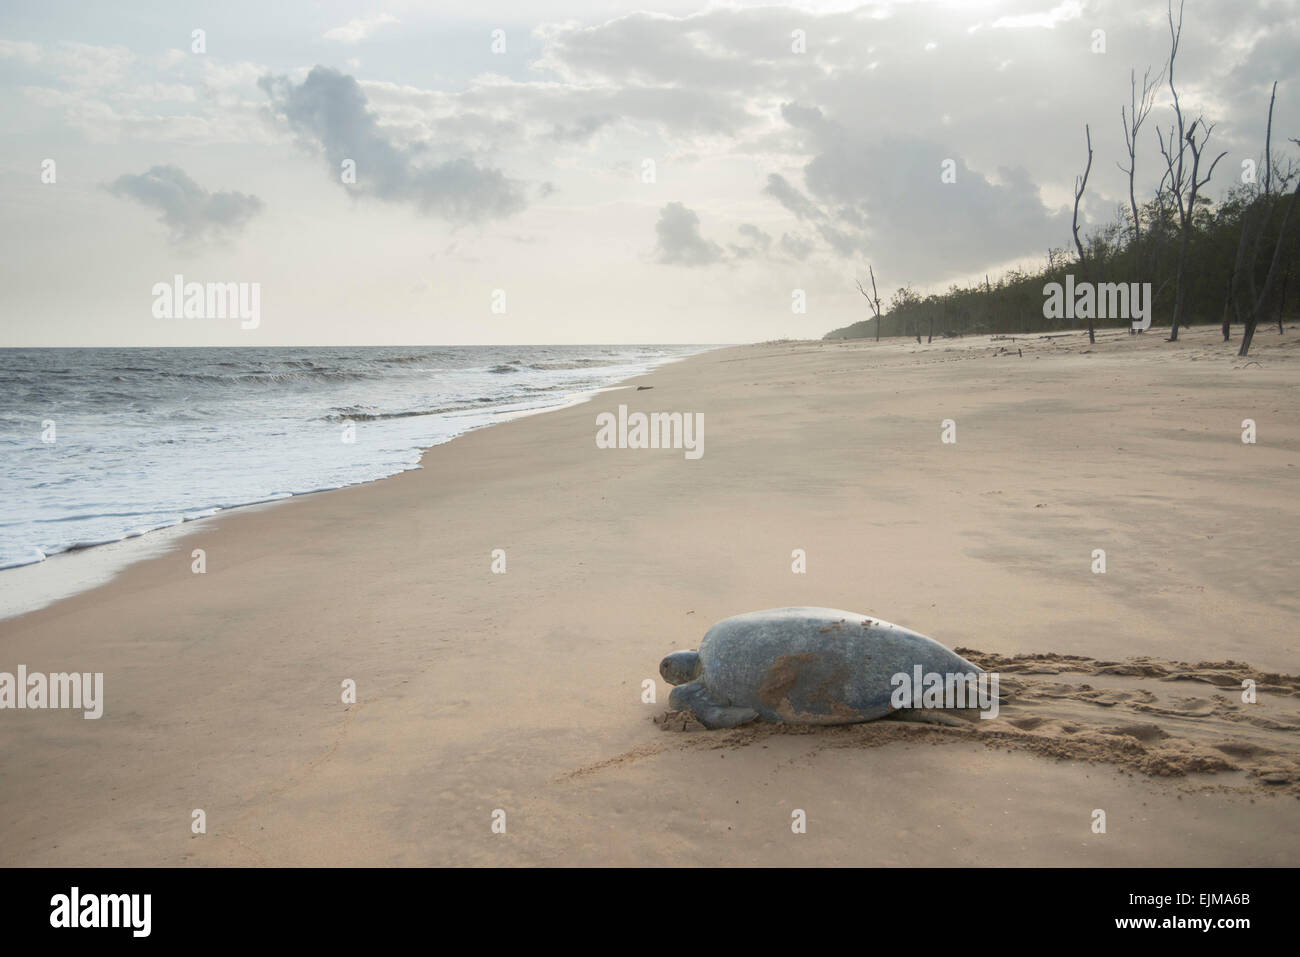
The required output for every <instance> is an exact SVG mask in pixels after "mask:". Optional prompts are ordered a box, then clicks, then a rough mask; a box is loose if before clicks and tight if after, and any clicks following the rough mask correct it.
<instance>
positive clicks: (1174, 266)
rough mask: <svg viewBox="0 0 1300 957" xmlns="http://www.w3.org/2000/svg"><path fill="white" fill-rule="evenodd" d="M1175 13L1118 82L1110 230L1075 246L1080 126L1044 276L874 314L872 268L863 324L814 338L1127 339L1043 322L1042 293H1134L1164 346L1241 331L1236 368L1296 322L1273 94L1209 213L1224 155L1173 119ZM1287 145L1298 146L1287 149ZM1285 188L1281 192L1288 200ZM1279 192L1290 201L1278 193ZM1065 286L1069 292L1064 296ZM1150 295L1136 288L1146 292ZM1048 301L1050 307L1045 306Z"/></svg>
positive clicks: (1083, 180) (1292, 220)
mask: <svg viewBox="0 0 1300 957" xmlns="http://www.w3.org/2000/svg"><path fill="white" fill-rule="evenodd" d="M1182 27H1183V9H1182V3H1181V2H1180V4H1179V7H1178V12H1177V17H1176V18H1175V15H1174V7H1173V4H1172V0H1171V2H1170V5H1169V36H1170V52H1169V59H1168V60H1166V61H1165V64H1164V66H1163V67H1162V68H1161V69H1160V71H1159V72H1158V73H1155V74H1154V75H1153V73H1152V71H1151V70H1147V71H1146V72H1145V73H1144V74H1143V76H1142V82H1141V84H1140V86H1139V84H1138V80H1137V72H1136V70H1134V71H1131V72H1130V90H1131V97H1130V102H1129V104H1128V105H1127V106H1122V107H1121V108H1120V110H1119V113H1120V119H1121V120H1122V122H1123V124H1124V141H1125V149H1126V155H1125V159H1126V160H1127V163H1128V165H1127V166H1125V165H1124V163H1123V162H1121V163H1120V164H1119V166H1120V169H1121V170H1123V171H1124V172H1125V173H1127V174H1128V186H1129V189H1128V197H1127V198H1128V203H1127V204H1126V205H1121V206H1120V207H1119V208H1118V210H1117V212H1116V215H1115V218H1114V219H1113V220H1112V221H1111V222H1110V223H1108V224H1106V225H1105V226H1103V227H1101V228H1099V229H1095V230H1094V231H1093V232H1092V233H1091V234H1089V235H1087V236H1086V237H1084V236H1082V235H1081V231H1080V226H1079V206H1080V201H1081V200H1082V198H1083V196H1084V193H1085V192H1086V190H1087V186H1088V176H1089V173H1090V172H1091V170H1092V164H1093V149H1092V132H1091V129H1090V127H1088V126H1085V127H1084V135H1085V143H1086V147H1087V154H1086V165H1085V164H1084V163H1081V164H1080V165H1081V167H1082V173H1081V175H1080V176H1077V177H1076V178H1075V182H1074V217H1073V224H1072V230H1071V232H1072V235H1073V242H1074V249H1073V250H1067V249H1064V248H1054V249H1049V250H1048V253H1047V258H1046V262H1045V263H1044V265H1043V267H1042V268H1041V269H1039V270H1036V271H1033V272H1027V271H1024V270H1013V271H1012V272H1010V273H1007V274H1005V275H1003V276H1000V277H999V278H998V281H997V283H996V284H994V283H993V282H991V281H990V280H989V278H988V277H987V276H986V277H985V279H984V281H983V282H982V283H977V284H975V285H972V286H968V287H965V288H963V287H961V286H957V285H953V286H952V287H951V288H949V290H948V291H947V292H946V293H940V294H933V295H929V296H925V297H922V296H920V295H918V294H917V293H916V292H915V291H914V290H913V289H912V288H911V286H904V287H902V288H900V289H899V290H898V291H897V292H896V293H895V294H894V295H893V297H892V298H891V299H890V302H889V307H888V310H882V309H881V302H880V297H879V294H878V292H877V287H876V275H875V271H874V269H871V270H869V272H870V277H871V291H870V292H868V291H867V289H866V287H865V286H864V285H863V283H862V281H861V280H858V283H857V287H858V291H859V292H861V293H862V295H863V296H864V297H866V300H867V305H868V306H869V307H870V310H871V313H872V315H871V317H870V318H867V319H863V320H862V321H860V322H855V323H853V324H852V325H850V326H845V327H843V328H841V329H836V330H834V331H833V332H830V333H827V335H826V336H825V338H827V339H854V338H864V337H869V336H870V337H875V338H880V337H882V336H914V337H916V339H917V341H918V342H920V341H921V340H922V337H925V338H926V339H932V338H933V337H935V336H941V337H942V336H959V335H967V334H981V333H993V334H997V333H1016V332H1051V331H1057V330H1063V329H1080V328H1086V329H1087V331H1088V336H1089V338H1090V339H1092V338H1093V336H1094V333H1095V329H1096V328H1098V327H1105V326H1115V327H1128V326H1130V324H1131V321H1132V320H1133V319H1134V318H1137V317H1136V316H1133V315H1131V314H1124V315H1118V316H1116V315H1110V316H1108V317H1099V316H1095V315H1092V314H1088V315H1087V317H1086V318H1082V317H1081V318H1070V317H1072V316H1075V315H1076V313H1075V312H1074V310H1073V308H1070V309H1069V310H1067V311H1065V312H1064V314H1062V312H1061V311H1060V310H1055V309H1054V310H1046V309H1045V308H1044V306H1045V303H1046V301H1047V298H1048V293H1047V290H1046V289H1045V287H1047V286H1048V285H1049V284H1052V283H1056V284H1059V285H1060V286H1062V287H1067V288H1069V287H1077V286H1078V285H1079V284H1092V285H1100V284H1103V283H1105V284H1124V285H1128V286H1132V284H1140V287H1141V288H1144V289H1149V291H1150V299H1146V297H1145V296H1144V297H1143V301H1144V303H1149V304H1150V313H1149V315H1150V319H1151V323H1152V325H1153V326H1156V325H1164V326H1168V327H1169V337H1168V338H1169V339H1171V340H1174V339H1177V338H1178V330H1179V327H1180V326H1186V325H1188V324H1191V323H1206V322H1213V323H1218V324H1219V325H1220V327H1221V329H1222V332H1223V338H1224V340H1225V341H1226V340H1228V339H1229V338H1231V331H1232V327H1233V326H1234V325H1239V326H1240V327H1241V333H1242V334H1241V347H1240V354H1241V355H1245V354H1246V353H1247V351H1248V350H1249V348H1250V343H1251V339H1252V337H1253V335H1254V333H1255V330H1256V328H1257V327H1258V326H1260V325H1265V324H1270V323H1276V324H1277V328H1278V331H1279V332H1280V331H1281V330H1282V323H1283V321H1284V319H1285V318H1286V317H1288V316H1291V317H1294V316H1295V315H1296V314H1297V312H1300V288H1297V286H1300V214H1297V211H1296V206H1297V200H1300V169H1297V165H1296V163H1295V161H1294V160H1292V159H1287V160H1286V162H1285V164H1283V163H1280V162H1276V161H1275V160H1274V156H1273V107H1274V105H1275V103H1276V100H1277V84H1276V83H1274V84H1273V92H1272V96H1270V98H1269V103H1268V115H1267V121H1266V122H1264V117H1263V116H1261V118H1260V119H1261V127H1262V128H1263V130H1264V142H1263V147H1264V149H1263V155H1262V157H1261V158H1260V160H1259V161H1258V162H1256V161H1255V160H1247V161H1245V162H1244V163H1242V165H1241V167H1240V168H1239V170H1237V169H1234V170H1233V171H1232V173H1231V174H1230V175H1233V176H1234V177H1236V178H1237V182H1236V184H1235V185H1233V186H1232V187H1231V188H1229V189H1228V190H1227V191H1226V193H1224V195H1223V197H1222V198H1221V199H1220V200H1219V201H1218V202H1217V203H1215V202H1212V201H1211V200H1210V199H1209V198H1208V197H1207V196H1206V195H1205V193H1204V190H1205V188H1206V187H1207V186H1208V185H1209V183H1210V181H1211V179H1212V178H1213V176H1214V172H1215V168H1216V167H1217V166H1218V164H1219V162H1220V161H1221V160H1222V159H1223V158H1224V157H1225V156H1226V155H1227V153H1226V151H1223V152H1220V153H1218V155H1217V156H1216V155H1214V154H1213V151H1212V150H1211V149H1210V146H1209V144H1210V140H1211V137H1212V135H1213V132H1214V124H1213V123H1208V122H1206V120H1205V118H1204V117H1202V116H1195V117H1193V116H1191V115H1190V114H1187V113H1184V111H1183V107H1182V105H1181V103H1180V101H1179V97H1178V89H1177V85H1176V84H1175V82H1174V72H1175V65H1176V62H1177V57H1178V47H1179V43H1180V39H1181V36H1182ZM1165 83H1167V86H1168V90H1169V93H1170V98H1171V101H1172V102H1171V106H1170V112H1171V114H1172V121H1171V122H1170V124H1169V127H1168V129H1167V131H1166V130H1164V129H1160V128H1157V129H1156V130H1155V143H1156V146H1157V147H1158V150H1159V154H1160V157H1159V166H1158V168H1160V169H1161V170H1162V173H1163V174H1162V176H1161V178H1160V182H1159V185H1158V186H1157V187H1156V191H1155V195H1154V197H1152V198H1151V199H1150V200H1149V201H1147V202H1146V203H1145V204H1141V203H1139V202H1138V199H1137V196H1136V193H1135V189H1134V183H1135V180H1136V170H1137V168H1138V162H1139V160H1138V154H1139V153H1140V152H1143V151H1142V150H1140V149H1139V146H1140V143H1141V137H1140V135H1139V134H1140V133H1141V131H1142V128H1143V124H1144V123H1145V122H1146V120H1147V117H1148V116H1149V115H1150V113H1151V109H1152V107H1153V105H1154V102H1155V97H1156V94H1157V92H1158V90H1159V89H1160V88H1161V85H1162V84H1165ZM1291 142H1292V143H1294V144H1296V145H1297V146H1300V139H1292V140H1291ZM1293 186H1294V189H1292V187H1293ZM1288 190H1290V192H1288ZM1067 276H1069V277H1073V282H1072V283H1068V284H1067ZM1148 284H1149V285H1148ZM1058 298H1059V295H1058Z"/></svg>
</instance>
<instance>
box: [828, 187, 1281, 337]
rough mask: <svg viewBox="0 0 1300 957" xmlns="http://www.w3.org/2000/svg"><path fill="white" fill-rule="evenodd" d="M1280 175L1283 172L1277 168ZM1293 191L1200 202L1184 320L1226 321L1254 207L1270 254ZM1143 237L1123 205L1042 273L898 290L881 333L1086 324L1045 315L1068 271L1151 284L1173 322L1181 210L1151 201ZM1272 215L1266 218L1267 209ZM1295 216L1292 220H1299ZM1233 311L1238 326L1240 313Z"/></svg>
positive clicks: (847, 330)
mask: <svg viewBox="0 0 1300 957" xmlns="http://www.w3.org/2000/svg"><path fill="white" fill-rule="evenodd" d="M1278 172H1279V173H1280V172H1281V171H1278ZM1290 202H1291V197H1290V196H1287V195H1282V194H1279V193H1270V195H1269V196H1267V197H1265V196H1263V195H1262V194H1261V192H1260V190H1259V189H1258V188H1257V187H1252V186H1250V185H1245V184H1243V185H1239V186H1236V187H1234V188H1232V189H1231V190H1229V191H1228V195H1227V196H1225V197H1224V199H1223V201H1222V202H1219V203H1217V204H1215V203H1211V202H1210V201H1209V200H1208V199H1204V200H1203V199H1200V198H1198V199H1197V209H1196V214H1195V217H1194V219H1193V222H1192V227H1191V235H1190V237H1189V240H1188V250H1187V263H1186V272H1185V275H1184V282H1185V284H1186V291H1185V293H1184V295H1185V296H1186V299H1185V302H1184V317H1183V324H1184V325H1186V324H1189V323H1217V324H1222V322H1223V320H1224V317H1225V306H1226V305H1227V298H1228V292H1229V283H1230V281H1231V279H1232V276H1233V271H1234V267H1235V264H1236V259H1237V250H1238V246H1239V245H1240V241H1241V236H1242V232H1243V228H1244V227H1246V226H1248V225H1249V224H1248V223H1247V222H1245V218H1246V214H1247V211H1248V210H1253V213H1252V215H1253V217H1258V218H1259V219H1261V220H1265V221H1266V222H1267V224H1268V227H1271V228H1267V227H1266V228H1265V230H1264V231H1263V233H1262V235H1261V237H1260V245H1261V246H1262V247H1265V248H1267V249H1269V250H1272V248H1273V246H1272V244H1273V243H1274V242H1275V241H1276V240H1277V237H1278V231H1279V229H1280V225H1281V220H1282V218H1283V216H1284V214H1285V212H1286V210H1285V208H1284V204H1287V203H1290ZM1141 213H1142V217H1143V219H1142V235H1141V238H1140V240H1136V241H1135V239H1134V235H1133V228H1132V216H1131V214H1129V213H1128V211H1127V210H1124V211H1122V212H1121V213H1120V215H1119V216H1118V217H1117V218H1116V220H1115V221H1114V222H1112V223H1110V224H1109V225H1107V226H1105V227H1104V228H1102V229H1100V230H1097V231H1096V232H1094V233H1093V234H1092V235H1090V236H1089V237H1088V239H1087V241H1086V242H1085V244H1084V252H1085V259H1084V262H1083V263H1082V264H1081V263H1080V261H1079V259H1078V256H1077V255H1073V254H1070V253H1068V252H1067V251H1066V250H1065V249H1064V248H1061V249H1052V250H1050V251H1049V252H1048V255H1047V257H1046V259H1045V261H1044V265H1043V268H1042V269H1040V270H1038V271H1036V272H1025V271H1021V270H1013V271H1012V272H1010V273H1007V274H1006V275H1003V276H1001V277H999V278H998V279H997V280H996V281H990V280H987V279H986V280H985V281H984V282H983V283H979V284H976V285H972V286H967V287H961V286H957V285H954V286H952V287H951V288H949V290H948V291H947V292H946V293H940V294H935V295H929V296H924V297H922V296H920V295H918V294H917V293H916V292H915V291H913V290H912V289H911V287H910V286H907V287H903V288H901V289H899V290H898V291H897V292H896V293H894V295H893V298H892V299H890V301H889V308H888V310H887V311H885V312H884V313H883V315H882V317H881V320H880V332H879V334H880V335H881V336H918V335H919V336H921V337H924V338H929V337H930V336H935V337H939V336H957V335H971V334H982V333H987V334H991V335H992V334H1000V333H1023V332H1056V331H1060V330H1066V329H1083V328H1085V327H1086V320H1083V319H1047V318H1044V316H1043V303H1044V302H1045V300H1046V297H1045V296H1044V294H1043V287H1044V286H1045V285H1046V284H1048V283H1051V282H1057V283H1062V284H1064V282H1065V276H1066V274H1067V273H1068V274H1072V275H1073V276H1074V279H1075V282H1081V281H1085V280H1086V281H1090V282H1095V283H1102V282H1124V283H1134V282H1142V283H1145V282H1149V283H1151V292H1152V296H1153V299H1154V304H1153V316H1152V326H1153V327H1154V326H1165V327H1168V326H1169V325H1170V321H1171V319H1172V316H1173V308H1174V295H1175V289H1176V280H1177V272H1178V246H1179V242H1180V236H1179V226H1178V215H1177V213H1175V212H1174V210H1173V208H1172V206H1171V205H1170V204H1168V203H1164V204H1162V203H1161V202H1160V201H1159V200H1152V201H1151V202H1149V203H1148V204H1147V205H1146V206H1145V207H1144V208H1143V209H1142V211H1141ZM1266 214H1267V215H1266ZM1293 220H1294V217H1293ZM1294 227H1295V223H1294V222H1293V223H1292V224H1291V227H1290V228H1288V230H1287V235H1286V236H1285V237H1284V238H1283V241H1282V251H1281V262H1280V266H1279V275H1280V277H1281V278H1280V280H1279V288H1278V294H1277V297H1276V315H1281V316H1284V317H1286V318H1296V317H1297V316H1300V229H1297V228H1294ZM1269 266H1270V261H1269V260H1268V259H1266V258H1264V257H1263V256H1260V257H1256V260H1255V262H1254V269H1253V273H1254V279H1255V282H1256V283H1257V284H1258V285H1260V286H1262V285H1263V283H1264V282H1265V280H1266V278H1267V273H1268V269H1269ZM1227 314H1228V316H1229V318H1231V319H1232V321H1233V322H1234V323H1235V322H1236V319H1235V317H1233V315H1232V311H1231V310H1230V309H1229V310H1228V313H1227ZM1094 322H1095V325H1096V326H1097V327H1098V328H1104V327H1107V326H1109V327H1115V328H1124V327H1127V326H1128V325H1129V322H1128V320H1125V319H1097V320H1094ZM876 325H877V320H876V319H875V318H874V317H872V318H870V319H863V320H862V321H860V322H855V323H853V324H852V325H849V326H845V327H844V328H842V329H836V330H835V331H833V332H830V333H828V334H827V335H826V337H825V338H827V339H860V338H864V337H865V338H874V337H875V336H876V335H877V331H876Z"/></svg>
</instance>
